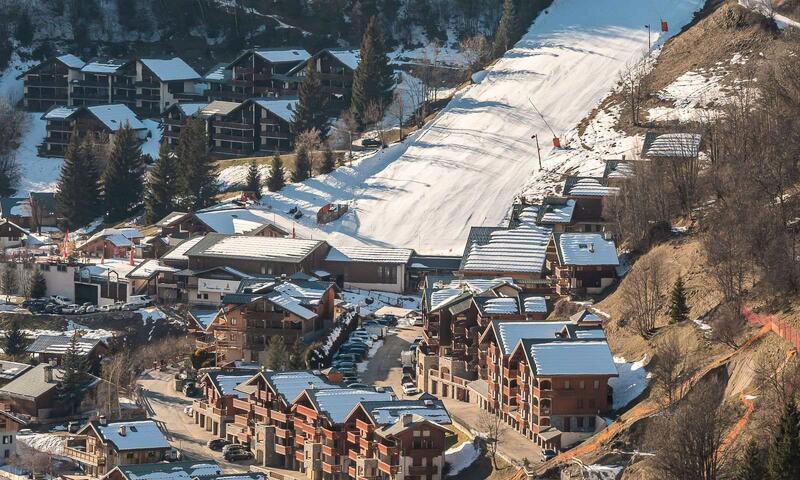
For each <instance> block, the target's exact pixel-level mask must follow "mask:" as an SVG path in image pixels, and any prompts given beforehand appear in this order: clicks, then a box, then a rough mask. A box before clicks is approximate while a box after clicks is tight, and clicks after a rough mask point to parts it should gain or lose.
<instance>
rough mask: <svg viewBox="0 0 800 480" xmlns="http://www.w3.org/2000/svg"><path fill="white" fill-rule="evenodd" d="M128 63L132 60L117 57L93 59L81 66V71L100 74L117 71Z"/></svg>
mask: <svg viewBox="0 0 800 480" xmlns="http://www.w3.org/2000/svg"><path fill="white" fill-rule="evenodd" d="M128 63H130V60H121V59H116V58H114V59H108V60H91V61H89V63H86V64H85V65H84V66H83V67H82V68H81V72H84V73H98V74H110V73H116V72H117V70H119V69H120V68H122V67H124V66H125V65H127V64H128Z"/></svg>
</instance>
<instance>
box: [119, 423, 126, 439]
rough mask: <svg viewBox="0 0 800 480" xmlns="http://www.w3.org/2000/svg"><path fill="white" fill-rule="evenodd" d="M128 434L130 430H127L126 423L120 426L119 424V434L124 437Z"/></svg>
mask: <svg viewBox="0 0 800 480" xmlns="http://www.w3.org/2000/svg"><path fill="white" fill-rule="evenodd" d="M127 434H128V431H127V429H126V428H125V425H120V426H119V435H120V436H121V437H124V436H125V435H127Z"/></svg>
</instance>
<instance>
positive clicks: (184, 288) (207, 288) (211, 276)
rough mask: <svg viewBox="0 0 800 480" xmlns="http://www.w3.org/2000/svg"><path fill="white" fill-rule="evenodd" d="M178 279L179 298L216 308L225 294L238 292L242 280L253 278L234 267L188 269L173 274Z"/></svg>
mask: <svg viewBox="0 0 800 480" xmlns="http://www.w3.org/2000/svg"><path fill="white" fill-rule="evenodd" d="M173 276H174V277H175V278H176V279H177V281H178V290H179V297H178V298H179V299H180V301H181V302H185V303H188V304H189V305H192V306H198V305H200V306H207V307H212V308H216V307H219V306H220V305H221V304H222V299H223V297H224V296H225V295H227V294H231V293H236V290H237V289H238V288H239V283H240V282H241V281H242V280H245V279H248V278H251V277H250V275H248V274H246V273H242V272H240V271H239V270H236V269H235V268H233V267H223V266H217V267H210V268H204V269H199V270H195V269H186V270H181V271H178V272H175V273H174V275H173Z"/></svg>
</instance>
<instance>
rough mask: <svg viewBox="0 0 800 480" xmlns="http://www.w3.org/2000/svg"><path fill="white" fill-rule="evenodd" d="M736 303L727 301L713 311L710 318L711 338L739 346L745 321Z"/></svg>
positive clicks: (735, 346) (731, 346) (731, 345)
mask: <svg viewBox="0 0 800 480" xmlns="http://www.w3.org/2000/svg"><path fill="white" fill-rule="evenodd" d="M740 308H741V307H740V306H739V304H738V303H734V302H728V303H725V304H722V305H720V306H719V307H717V309H716V310H715V311H714V315H713V317H712V319H711V322H710V324H711V339H712V340H714V341H716V342H719V343H722V344H724V345H727V346H729V347H730V348H733V349H736V348H739V345H740V339H741V338H742V334H743V333H744V332H745V321H744V317H743V316H742V314H741V311H740Z"/></svg>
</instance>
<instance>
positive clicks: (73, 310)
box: [61, 303, 81, 315]
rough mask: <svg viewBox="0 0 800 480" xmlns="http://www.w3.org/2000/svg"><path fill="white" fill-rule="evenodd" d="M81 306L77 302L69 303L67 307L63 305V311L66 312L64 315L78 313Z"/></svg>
mask: <svg viewBox="0 0 800 480" xmlns="http://www.w3.org/2000/svg"><path fill="white" fill-rule="evenodd" d="M80 308H81V306H80V305H76V304H74V303H72V304H70V305H67V306H65V307H61V313H62V314H64V315H74V314H76V313H78V310H80Z"/></svg>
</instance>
